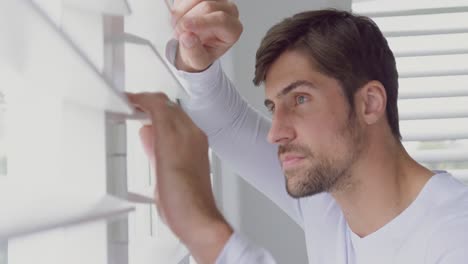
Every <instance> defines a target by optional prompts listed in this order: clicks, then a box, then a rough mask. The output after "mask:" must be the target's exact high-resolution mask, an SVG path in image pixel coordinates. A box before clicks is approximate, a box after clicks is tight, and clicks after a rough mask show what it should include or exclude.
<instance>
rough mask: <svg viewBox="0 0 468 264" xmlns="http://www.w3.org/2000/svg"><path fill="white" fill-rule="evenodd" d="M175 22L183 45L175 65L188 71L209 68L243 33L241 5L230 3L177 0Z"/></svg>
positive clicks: (219, 0)
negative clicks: (240, 18)
mask: <svg viewBox="0 0 468 264" xmlns="http://www.w3.org/2000/svg"><path fill="white" fill-rule="evenodd" d="M172 21H173V24H174V26H175V34H176V37H177V38H178V39H179V43H180V45H179V48H178V50H177V55H176V62H175V66H176V67H177V69H179V70H184V71H188V72H200V71H203V70H205V69H206V68H208V67H209V66H210V65H211V64H212V63H213V62H214V61H215V60H216V59H218V58H219V57H221V56H222V55H223V54H224V53H226V51H228V50H229V48H230V47H231V46H232V45H234V43H235V42H236V41H237V40H238V39H239V37H240V35H241V33H242V24H241V22H240V20H239V11H238V9H237V6H236V5H235V4H234V3H233V2H230V1H228V0H211V1H203V0H175V1H174V6H173V7H172Z"/></svg>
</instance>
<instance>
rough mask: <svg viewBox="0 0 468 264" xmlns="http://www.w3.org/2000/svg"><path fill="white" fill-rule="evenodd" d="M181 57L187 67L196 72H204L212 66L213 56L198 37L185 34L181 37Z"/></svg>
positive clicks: (189, 33) (188, 33)
mask: <svg viewBox="0 0 468 264" xmlns="http://www.w3.org/2000/svg"><path fill="white" fill-rule="evenodd" d="M179 41H180V44H181V45H180V47H179V51H180V56H181V58H182V60H183V61H184V63H185V64H187V66H189V67H190V68H193V69H194V70H196V71H203V70H204V69H206V68H208V66H210V65H211V63H212V61H211V60H212V59H211V55H210V54H209V53H208V51H207V50H206V48H205V47H204V46H203V44H202V43H201V41H200V38H198V36H197V35H195V34H193V33H191V32H184V33H182V34H181V35H180V37H179Z"/></svg>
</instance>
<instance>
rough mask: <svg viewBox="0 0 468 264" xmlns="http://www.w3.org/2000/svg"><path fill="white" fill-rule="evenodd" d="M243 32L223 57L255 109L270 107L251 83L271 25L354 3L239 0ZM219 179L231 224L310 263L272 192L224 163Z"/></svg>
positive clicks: (280, 255) (288, 259)
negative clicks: (264, 191)
mask: <svg viewBox="0 0 468 264" xmlns="http://www.w3.org/2000/svg"><path fill="white" fill-rule="evenodd" d="M236 2H237V4H238V7H239V11H240V14H241V21H242V23H243V25H244V32H243V34H242V37H241V39H240V40H239V42H238V43H237V44H236V45H235V47H234V48H233V49H232V50H231V51H230V53H228V54H227V55H226V56H225V58H223V66H224V69H225V70H226V72H227V73H228V75H229V76H230V78H231V80H232V81H233V82H234V83H235V84H236V87H237V89H238V90H239V92H240V93H241V94H242V96H244V98H246V99H247V101H248V102H249V103H250V104H251V105H253V106H254V107H255V108H256V109H258V110H260V111H261V112H263V113H266V111H265V109H264V108H265V107H264V106H263V100H264V91H263V88H260V87H255V86H254V85H253V84H252V79H253V76H254V65H255V53H256V51H257V48H258V46H259V44H260V41H261V39H262V38H263V36H264V35H265V33H266V31H267V30H268V29H269V28H270V27H271V26H272V25H274V24H275V23H277V22H280V21H281V20H282V19H283V18H286V17H288V16H291V15H293V14H295V13H298V12H301V11H306V10H312V9H321V8H329V7H333V8H337V9H345V10H350V9H351V0H329V1H326V0H314V1H312V0H294V1H284V0H283V1H281V0H254V1H252V0H240V1H236ZM219 169H220V170H221V172H222V175H223V177H222V178H221V179H216V181H217V182H215V184H216V186H220V188H222V193H223V196H222V198H221V199H222V202H221V207H222V208H223V210H224V214H225V216H226V218H227V219H228V220H229V221H230V222H231V224H232V225H233V226H234V227H235V228H236V229H237V230H240V231H241V232H242V233H244V234H245V235H247V236H248V237H249V238H250V239H251V240H252V241H255V242H256V243H257V244H259V245H261V246H263V247H265V248H267V249H268V250H270V252H271V253H272V254H273V255H274V257H275V258H276V260H277V262H278V263H294V264H296V263H297V264H300V263H307V256H306V251H305V242H304V235H303V232H302V230H301V229H300V228H299V227H298V226H297V225H296V224H295V223H294V222H293V221H292V220H291V219H289V217H288V216H286V215H285V214H284V213H283V212H282V211H281V210H279V209H278V207H277V206H276V205H274V204H273V203H271V202H270V201H269V200H268V198H266V197H265V196H263V195H262V194H260V193H259V192H258V191H256V190H255V189H254V188H252V187H251V186H250V185H248V184H247V183H246V182H244V181H243V180H242V179H240V178H239V177H237V176H235V174H234V173H233V172H232V170H231V168H227V167H226V166H224V165H222V166H221V168H219Z"/></svg>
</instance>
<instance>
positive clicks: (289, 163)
mask: <svg viewBox="0 0 468 264" xmlns="http://www.w3.org/2000/svg"><path fill="white" fill-rule="evenodd" d="M303 159H304V157H303V156H300V155H293V154H285V155H281V156H280V160H281V164H282V167H283V169H286V168H288V167H293V166H295V165H297V164H298V163H300V162H301V161H302V160H303Z"/></svg>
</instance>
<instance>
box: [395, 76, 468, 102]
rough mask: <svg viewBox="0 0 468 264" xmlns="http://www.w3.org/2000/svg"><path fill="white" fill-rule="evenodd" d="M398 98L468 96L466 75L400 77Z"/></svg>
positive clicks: (467, 78)
mask: <svg viewBox="0 0 468 264" xmlns="http://www.w3.org/2000/svg"><path fill="white" fill-rule="evenodd" d="M399 86H400V87H399V92H398V94H399V99H416V98H438V97H458V96H468V75H458V76H429V77H424V78H400V79H399Z"/></svg>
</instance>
